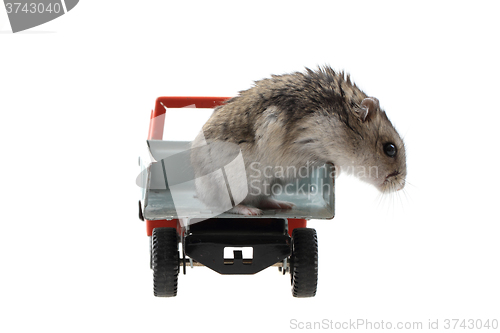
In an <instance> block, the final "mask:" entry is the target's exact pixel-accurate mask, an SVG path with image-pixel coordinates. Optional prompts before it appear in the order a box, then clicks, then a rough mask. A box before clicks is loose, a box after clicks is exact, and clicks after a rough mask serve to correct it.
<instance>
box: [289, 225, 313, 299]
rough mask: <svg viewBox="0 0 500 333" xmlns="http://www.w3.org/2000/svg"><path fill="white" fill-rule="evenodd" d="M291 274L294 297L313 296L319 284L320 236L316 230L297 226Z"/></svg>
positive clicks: (294, 234)
mask: <svg viewBox="0 0 500 333" xmlns="http://www.w3.org/2000/svg"><path fill="white" fill-rule="evenodd" d="M290 275H291V282H292V294H293V296H294V297H313V296H315V295H316V288H317V285H318V238H317V235H316V230H314V229H311V228H297V229H294V230H293V233H292V255H291V257H290Z"/></svg>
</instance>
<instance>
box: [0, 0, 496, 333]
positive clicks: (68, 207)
mask: <svg viewBox="0 0 500 333" xmlns="http://www.w3.org/2000/svg"><path fill="white" fill-rule="evenodd" d="M346 3H347V2H346V1H339V2H333V1H308V2H307V3H306V2H304V1H301V2H292V1H286V2H285V1H274V2H271V1H263V2H259V1H253V2H245V3H243V2H235V1H233V2H225V3H224V2H216V1H205V2H195V1H189V2H188V1H185V2H181V1H123V0H122V1H88V0H87V1H80V3H79V4H78V5H77V6H76V7H75V8H74V9H73V10H72V11H70V12H69V13H68V14H66V15H64V16H62V17H60V18H58V19H56V20H54V21H52V22H49V23H47V24H44V25H42V26H39V27H36V28H34V29H31V30H29V31H26V32H24V33H18V34H11V33H9V32H7V31H5V30H7V29H8V25H6V24H3V25H2V29H3V30H4V32H2V33H0V142H1V147H2V150H1V156H2V157H1V164H0V168H1V171H2V173H1V175H2V176H1V179H2V182H1V184H0V186H1V191H2V192H1V193H2V196H1V198H2V200H1V201H0V202H1V208H2V210H1V212H2V213H1V219H2V221H1V222H2V223H1V227H0V228H1V229H0V259H1V260H0V265H1V273H0V304H1V320H0V330H1V331H3V332H38V331H42V330H43V331H47V332H105V331H106V332H108V331H113V332H114V331H116V332H118V331H122V332H123V331H126V332H129V331H130V332H132V331H133V332H138V331H144V332H147V331H155V332H177V331H179V332H180V331H181V330H186V331H187V332H191V331H195V330H196V331H202V330H205V329H208V328H211V327H213V328H216V330H217V331H220V332H239V331H243V332H256V331H257V332H258V331H266V332H270V331H276V332H282V331H288V330H290V327H291V325H290V321H291V320H292V319H296V320H298V321H301V322H306V321H321V320H323V319H328V320H333V321H334V322H335V321H349V320H356V319H366V320H370V321H372V322H381V321H382V320H384V322H388V321H391V322H393V323H396V322H398V321H421V322H423V324H424V328H426V327H427V325H428V321H429V319H431V320H433V321H435V320H439V325H440V327H441V328H442V327H443V326H442V325H443V324H444V320H445V319H453V318H456V319H483V320H484V321H485V320H486V319H490V320H491V319H494V318H496V319H497V320H500V315H499V314H500V286H499V281H500V269H499V254H500V241H499V235H500V226H499V223H500V221H499V220H500V219H499V217H498V186H499V181H498V171H497V170H498V159H497V151H498V145H497V143H498V134H499V133H498V128H499V127H498V122H499V120H500V117H499V111H500V107H499V105H500V99H499V97H498V77H499V75H500V68H499V64H498V59H499V58H500V52H499V49H498V33H499V31H500V24H499V23H498V6H497V3H496V2H483V1H480V2H467V3H462V2H439V3H438V2H422V1H418V2H414V3H409V2H404V3H403V2H377V3H375V2H358V1H350V2H349V3H348V4H346ZM2 10H3V8H2ZM0 13H1V15H0V19H1V20H4V23H5V13H3V12H1V11H0ZM323 64H330V65H331V66H332V67H333V68H335V69H338V70H342V69H344V70H346V71H347V72H349V73H351V76H352V78H353V80H354V81H355V82H356V83H357V84H358V85H359V86H360V87H361V88H362V89H363V90H364V91H365V92H366V93H368V94H369V95H372V96H375V97H377V98H378V99H379V100H380V102H381V105H382V107H383V108H384V109H385V110H386V112H387V114H388V116H389V117H390V118H391V120H392V122H393V123H394V124H395V126H396V127H397V128H398V130H399V131H400V133H401V135H402V136H404V139H405V141H406V145H407V154H408V182H409V183H410V184H409V185H407V187H406V189H405V192H404V193H398V195H395V196H389V197H380V196H379V194H378V193H377V191H376V190H375V189H374V188H372V187H370V186H368V185H365V184H364V183H361V182H360V181H358V180H356V179H354V178H349V177H340V178H339V180H338V182H337V187H336V217H335V218H334V219H333V220H330V221H310V222H309V226H311V227H314V228H316V229H317V231H318V237H319V244H320V245H319V247H320V261H319V265H320V268H319V287H318V294H317V296H316V297H315V298H311V299H294V298H292V296H291V293H290V286H289V276H281V275H280V274H279V273H278V271H277V269H275V268H274V269H268V270H265V271H263V272H261V273H259V274H257V275H254V276H220V275H218V274H217V273H214V272H212V271H210V270H209V269H207V268H197V269H193V270H188V275H186V276H180V277H179V279H180V281H179V294H178V296H177V297H176V298H170V299H162V298H155V297H153V291H152V273H151V271H150V270H149V258H148V255H149V254H148V239H147V237H146V231H145V225H144V223H143V222H141V221H139V220H138V217H137V200H138V198H139V194H140V191H139V188H138V187H137V186H136V185H135V177H136V175H137V174H138V172H139V170H138V166H137V157H138V155H139V153H140V151H141V149H142V148H143V147H144V146H145V139H146V136H147V130H148V126H149V116H150V111H151V109H152V108H153V106H154V101H155V99H156V97H158V96H163V95H192V96H211V95H215V96H233V95H235V94H237V92H238V91H239V90H243V89H247V88H249V87H250V86H251V85H252V82H253V81H254V80H258V79H261V78H264V77H268V76H269V75H270V74H282V73H285V72H291V71H301V70H303V68H304V67H305V66H308V67H316V66H317V65H323ZM461 330H462V331H463V329H461ZM468 331H474V330H468Z"/></svg>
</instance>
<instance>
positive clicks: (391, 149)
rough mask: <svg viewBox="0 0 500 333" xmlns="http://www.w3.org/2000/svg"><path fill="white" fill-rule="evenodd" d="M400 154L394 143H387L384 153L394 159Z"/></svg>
mask: <svg viewBox="0 0 500 333" xmlns="http://www.w3.org/2000/svg"><path fill="white" fill-rule="evenodd" d="M397 152H398V150H397V148H396V146H395V145H394V144H393V143H390V142H389V143H386V144H385V145H384V153H385V154H386V155H387V156H389V157H394V156H396V153H397Z"/></svg>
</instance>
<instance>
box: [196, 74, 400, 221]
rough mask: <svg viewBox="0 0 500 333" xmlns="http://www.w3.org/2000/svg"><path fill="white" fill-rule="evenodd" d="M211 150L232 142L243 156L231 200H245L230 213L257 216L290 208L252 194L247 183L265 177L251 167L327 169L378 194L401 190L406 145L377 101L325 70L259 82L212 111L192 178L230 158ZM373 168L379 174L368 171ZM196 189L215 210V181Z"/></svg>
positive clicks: (200, 182)
mask: <svg viewBox="0 0 500 333" xmlns="http://www.w3.org/2000/svg"><path fill="white" fill-rule="evenodd" d="M214 143H219V144H223V143H228V144H229V143H231V144H232V145H233V147H238V148H239V149H241V152H242V154H243V158H244V165H245V171H246V175H245V176H243V177H242V179H240V181H239V182H237V181H233V184H235V185H234V186H231V191H232V192H233V193H232V195H233V197H238V195H240V196H241V193H248V194H247V195H246V197H244V199H243V198H241V199H242V200H243V201H242V202H241V203H240V204H238V205H236V206H235V207H234V208H233V209H232V210H231V212H234V213H240V214H245V215H256V214H261V213H262V211H261V209H266V208H274V209H290V208H292V206H293V205H292V204H290V203H286V202H280V201H277V200H274V199H273V198H271V197H270V196H265V195H262V194H258V195H256V194H253V193H252V191H251V189H250V188H249V186H250V184H249V181H250V180H255V179H256V178H259V176H260V177H261V178H262V177H263V176H262V174H263V173H262V172H259V170H256V167H255V165H256V164H255V163H254V164H253V165H254V166H253V167H250V165H251V164H252V162H258V165H260V171H262V170H263V168H265V167H267V166H271V167H284V168H286V167H289V166H295V167H300V166H303V165H306V164H307V163H309V164H323V163H332V164H333V165H334V166H335V170H336V171H337V172H339V171H342V172H345V171H347V172H348V173H352V174H354V175H357V176H359V177H360V178H361V179H362V180H365V181H367V182H369V183H371V184H373V185H374V186H376V187H377V188H378V189H379V190H380V191H382V192H390V191H394V190H399V189H402V188H403V187H404V185H405V178H406V153H405V147H404V143H403V140H402V139H401V137H400V136H399V134H398V133H397V131H396V130H395V128H394V127H393V125H392V124H391V122H390V120H389V119H388V118H387V115H386V113H385V111H383V110H382V109H381V108H380V106H379V102H378V100H377V99H376V98H374V97H368V96H367V95H366V94H365V93H364V92H363V91H361V90H360V89H359V88H358V87H357V86H356V85H355V84H354V83H353V82H352V81H351V79H350V76H349V75H346V74H344V73H343V72H336V71H334V70H333V69H332V68H330V67H328V66H324V67H319V68H318V69H317V70H311V69H308V68H306V70H305V72H303V73H300V72H296V73H292V74H284V75H273V76H272V77H271V78H268V79H263V80H260V81H256V82H255V86H253V87H252V88H250V89H248V90H245V91H241V92H240V93H239V95H238V96H236V97H234V98H232V99H230V100H228V101H227V102H226V103H225V104H224V105H222V106H219V107H217V108H216V109H215V110H214V112H213V114H212V116H211V117H210V119H209V120H208V121H207V122H206V123H205V125H204V126H203V129H202V131H201V132H200V134H199V135H198V136H197V138H196V139H195V140H194V141H193V143H192V146H193V147H199V148H201V150H197V153H196V154H192V155H191V161H192V164H193V167H194V170H195V175H197V176H200V175H202V174H207V170H206V168H207V160H208V159H212V160H220V157H221V156H225V155H227V153H228V152H227V149H225V148H224V146H223V145H218V146H217V145H213V144H214ZM208 144H212V145H211V148H209V146H208ZM236 145H237V146H236ZM203 147H206V148H205V149H203ZM217 147H219V148H217ZM374 167H376V170H377V172H376V173H375V172H368V170H375V168H374ZM370 168H371V169H370ZM361 171H364V172H361ZM261 180H262V181H263V179H261ZM280 181H283V179H272V180H271V182H261V185H260V186H262V187H265V186H270V185H272V184H273V182H274V183H276V182H280ZM254 183H255V182H254ZM257 183H258V182H257ZM264 183H265V184H264ZM233 184H232V185H233ZM196 186H197V192H198V197H199V198H200V199H201V200H202V201H203V202H205V203H206V204H207V205H208V206H217V205H218V204H219V202H218V201H219V194H220V193H222V192H227V187H226V183H225V182H224V181H223V179H222V178H220V177H219V178H217V177H201V178H200V179H197V180H196ZM261 193H269V191H267V192H266V191H262V192H261Z"/></svg>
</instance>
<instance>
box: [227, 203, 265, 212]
mask: <svg viewBox="0 0 500 333" xmlns="http://www.w3.org/2000/svg"><path fill="white" fill-rule="evenodd" d="M228 213H233V214H240V215H262V210H260V209H258V208H255V207H250V206H245V205H241V204H240V205H236V206H234V207H233V208H231V209H230V210H228Z"/></svg>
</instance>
